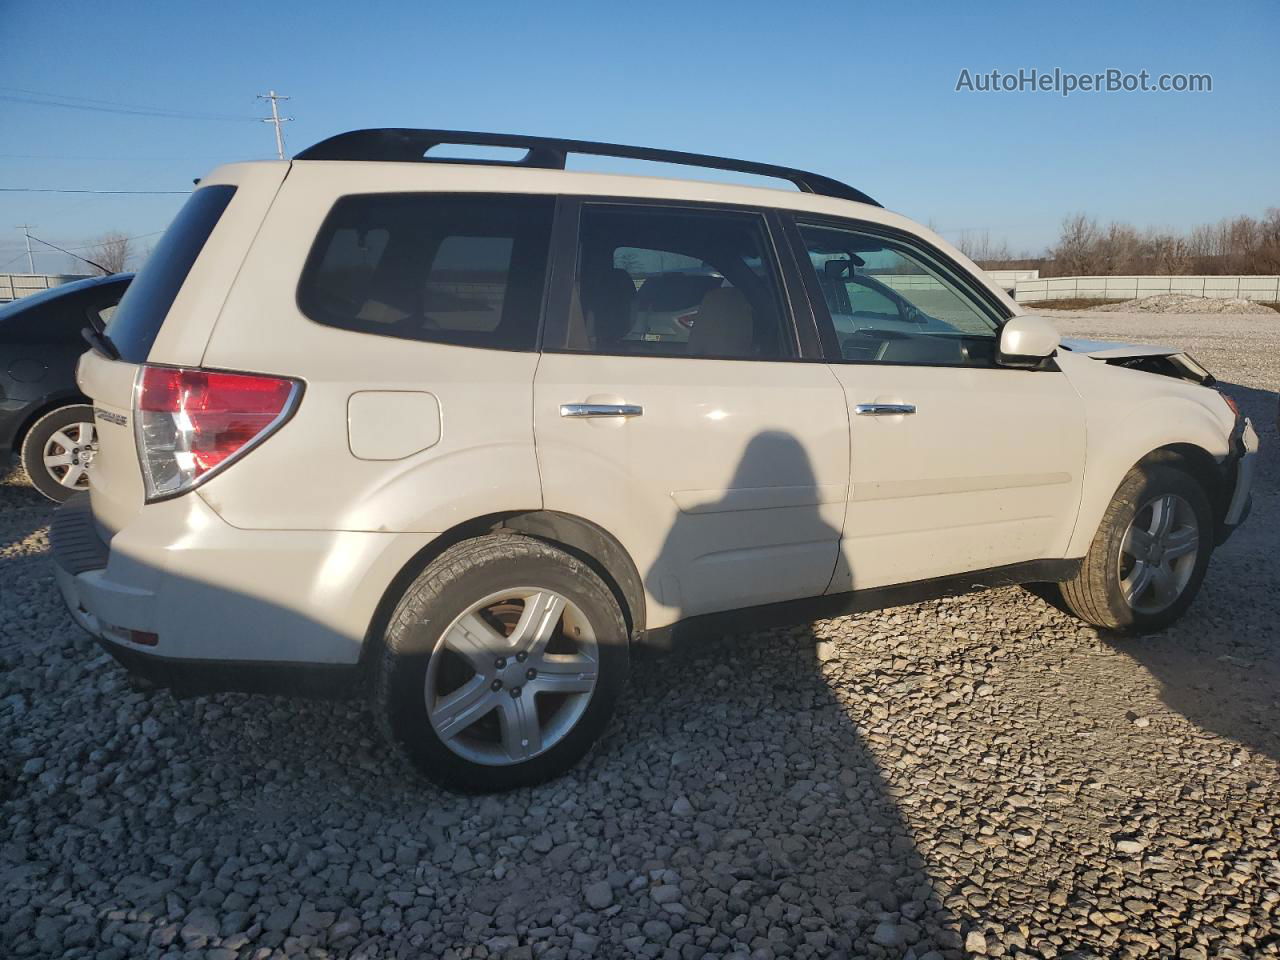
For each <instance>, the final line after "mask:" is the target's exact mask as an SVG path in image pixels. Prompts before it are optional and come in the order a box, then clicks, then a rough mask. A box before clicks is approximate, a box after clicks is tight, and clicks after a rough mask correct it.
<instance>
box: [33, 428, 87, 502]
mask: <svg viewBox="0 0 1280 960" xmlns="http://www.w3.org/2000/svg"><path fill="white" fill-rule="evenodd" d="M97 444H98V437H97V430H96V427H95V426H94V422H93V407H91V406H89V405H87V404H83V403H73V404H69V405H67V406H65V407H58V408H57V409H56V410H51V411H49V412H48V413H46V414H45V415H44V416H42V417H41V418H40V419H39V420H37V421H36V422H35V423H33V424H32V425H31V428H30V429H29V430H28V431H27V435H26V437H24V438H23V441H22V453H21V456H22V467H23V469H24V470H26V471H27V476H28V477H30V478H31V485H32V486H33V487H35V488H36V489H37V490H39V491H40V492H41V493H43V494H44V495H45V496H46V497H48V498H49V499H50V500H55V501H57V502H58V503H63V502H65V501H66V500H67V499H69V498H70V497H71V496H73V495H74V494H77V493H83V492H84V491H85V490H87V489H89V465H90V463H91V462H92V460H93V456H94V453H96V451H97Z"/></svg>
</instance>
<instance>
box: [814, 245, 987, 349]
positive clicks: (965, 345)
mask: <svg viewBox="0 0 1280 960" xmlns="http://www.w3.org/2000/svg"><path fill="white" fill-rule="evenodd" d="M798 226H799V230H800V236H801V238H802V240H803V241H804V245H805V249H806V251H807V252H808V255H809V262H810V264H811V266H812V267H813V270H814V274H815V276H816V280H817V284H818V287H819V289H821V291H822V299H823V302H824V303H825V304H826V306H827V310H828V312H829V314H830V316H831V325H832V327H833V328H834V334H835V339H836V341H837V343H838V344H839V346H840V354H841V356H842V357H843V358H844V359H845V360H849V361H854V362H873V363H903V364H911V365H942V366H963V365H968V364H975V365H981V366H987V365H990V364H992V363H994V361H995V353H996V338H997V331H998V326H999V325H998V321H997V320H996V318H995V317H993V316H992V315H991V313H990V312H989V311H988V310H987V309H986V308H985V307H984V306H983V305H982V304H980V303H979V302H978V301H977V300H976V299H975V298H974V297H973V295H971V294H970V293H969V292H968V291H966V290H964V289H963V288H962V287H960V286H959V285H958V284H956V283H955V282H954V281H953V280H952V279H951V278H950V277H949V276H948V275H947V273H946V272H945V271H944V270H942V269H940V268H939V267H938V266H936V265H934V263H933V262H932V260H931V259H930V258H929V257H928V255H927V254H925V253H924V252H923V251H920V250H916V249H913V248H912V247H910V246H908V245H906V244H904V243H902V242H900V241H898V240H897V239H891V238H889V237H885V236H880V235H877V234H874V233H870V232H863V231H859V230H855V229H844V228H840V227H832V226H828V225H826V224H805V223H801V224H799V225H798Z"/></svg>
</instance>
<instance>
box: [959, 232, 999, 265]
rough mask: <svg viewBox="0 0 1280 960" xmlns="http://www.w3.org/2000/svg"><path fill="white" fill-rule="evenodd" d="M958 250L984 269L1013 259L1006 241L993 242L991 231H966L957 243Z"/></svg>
mask: <svg viewBox="0 0 1280 960" xmlns="http://www.w3.org/2000/svg"><path fill="white" fill-rule="evenodd" d="M956 248H957V249H958V250H959V251H960V252H961V253H963V254H964V255H965V256H966V257H968V258H969V259H970V260H972V261H973V262H974V263H977V264H979V265H981V266H984V267H995V266H999V265H1001V264H1004V263H1007V262H1008V261H1010V260H1012V259H1013V256H1012V255H1011V254H1010V253H1009V244H1008V242H1007V241H1005V240H1000V241H992V239H991V231H989V230H982V231H980V232H979V231H977V230H965V231H964V232H963V233H961V234H960V238H959V239H958V240H957V241H956Z"/></svg>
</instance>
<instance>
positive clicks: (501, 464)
mask: <svg viewBox="0 0 1280 960" xmlns="http://www.w3.org/2000/svg"><path fill="white" fill-rule="evenodd" d="M435 181H436V168H431V167H426V166H425V165H417V166H415V165H409V164H405V165H399V164H390V165H388V164H337V165H335V164H306V163H298V164H295V165H294V168H293V170H292V171H291V172H290V175H289V177H288V179H287V180H286V181H285V183H284V186H283V187H282V188H281V190H280V192H279V195H278V196H277V197H276V200H275V202H274V204H273V205H272V207H271V210H270V213H269V214H268V216H267V217H266V220H265V222H264V223H263V224H262V228H261V230H260V231H259V232H258V233H257V236H256V238H255V239H254V241H253V246H252V249H251V250H250V252H249V256H248V257H247V258H246V259H245V262H244V265H243V267H242V268H241V270H240V272H239V275H238V277H237V278H236V282H235V285H234V288H233V289H232V290H231V292H230V295H229V296H228V297H227V298H226V301H225V303H224V304H223V305H222V309H221V311H220V313H219V316H218V318H217V323H216V325H215V327H214V329H213V333H212V336H211V338H210V339H209V341H208V347H207V349H206V350H205V351H204V354H203V357H202V358H201V359H202V362H203V365H204V366H207V367H212V368H222V369H229V370H243V371H250V372H260V373H270V374H278V375H283V376H289V377H296V378H299V379H301V380H302V381H303V382H304V384H305V387H304V392H303V395H302V400H301V402H300V404H299V406H298V410H297V413H296V414H295V415H294V416H293V418H292V419H291V420H290V421H289V422H288V423H286V424H285V425H284V426H283V427H282V428H281V429H280V430H279V432H278V433H277V434H275V435H273V436H272V437H271V438H270V439H269V440H267V442H265V443H263V444H262V445H261V446H260V447H258V448H256V449H255V450H253V451H252V452H250V453H249V454H248V455H247V456H246V457H245V458H244V459H243V460H242V461H240V462H238V463H236V464H235V465H234V466H232V467H230V468H229V469H228V470H227V471H226V472H225V473H223V474H220V475H218V476H216V477H214V478H212V479H211V480H210V481H209V482H208V483H206V484H205V485H203V486H202V487H201V488H200V490H199V493H200V495H201V496H202V497H203V498H204V499H205V500H206V501H207V502H208V503H209V504H210V505H211V506H212V507H213V508H214V509H215V510H216V511H217V512H218V514H219V515H220V516H222V517H223V519H225V520H226V521H227V522H228V523H231V524H233V525H235V526H239V527H245V528H259V529H311V530H364V531H383V532H440V531H443V530H446V529H448V528H449V527H451V526H454V525H455V524H457V523H459V522H462V521H465V520H469V519H472V518H474V517H477V516H481V515H484V514H488V513H493V512H497V511H502V510H531V509H538V508H540V507H541V506H542V491H541V485H540V483H539V479H538V468H537V461H536V459H535V456H534V448H533V407H532V404H533V375H534V370H535V369H536V367H537V363H538V355H537V354H536V353H520V352H508V351H501V350H482V349H476V348H471V347H458V346H448V345H441V344H433V343H425V342H420V341H415V340H405V339H399V338H394V337H388V336H380V335H375V334H368V333H357V332H352V331H348V330H341V329H337V328H334V327H329V326H324V325H322V324H320V323H316V322H315V321H312V320H310V319H308V318H307V317H306V316H304V315H303V314H302V313H301V311H300V310H299V308H298V305H297V300H296V293H297V286H298V279H299V277H300V275H301V273H302V269H303V266H304V264H305V261H306V258H307V255H308V253H309V252H310V249H311V245H312V243H313V242H314V240H315V237H316V234H317V232H318V230H319V228H320V225H321V223H322V222H323V221H324V218H325V216H326V215H327V214H328V212H329V210H330V208H331V207H332V206H333V204H334V202H335V201H336V200H337V199H338V198H339V197H340V196H343V195H347V194H359V193H390V192H410V191H424V190H432V189H439V186H438V185H437V184H436V182H435ZM490 189H492V187H490ZM184 292H185V291H184ZM370 390H373V391H378V392H379V393H380V394H382V395H383V396H384V397H390V396H391V395H393V394H401V395H403V396H404V397H405V403H404V405H403V408H402V409H401V410H399V411H397V410H396V409H395V405H394V404H388V405H384V406H383V408H382V412H383V415H385V416H386V417H387V418H388V420H389V421H390V422H388V423H384V424H381V425H380V428H379V432H380V434H382V436H383V437H384V438H385V437H387V436H394V435H395V434H396V433H397V431H399V432H402V433H403V434H404V435H406V436H410V435H414V436H417V435H421V434H422V433H423V432H424V431H422V429H421V424H419V423H418V422H416V419H415V418H417V417H420V415H421V411H422V410H423V404H422V403H421V402H419V401H420V399H421V397H422V394H424V393H428V394H431V395H432V396H433V397H434V398H435V400H436V401H437V402H438V408H439V418H440V422H439V424H438V439H437V440H436V441H435V442H434V443H433V444H431V445H430V446H429V447H427V448H426V449H420V450H417V451H416V452H412V453H410V454H408V455H406V456H404V457H402V458H400V459H380V460H373V459H362V458H361V457H357V456H356V454H355V453H353V451H352V449H351V441H350V436H351V435H350V433H349V427H348V416H349V413H350V410H351V409H352V406H351V398H352V396H353V395H354V394H357V393H361V392H363V391H370ZM397 418H399V420H398V422H397ZM426 432H427V433H433V434H434V433H435V432H436V431H426ZM413 446H414V445H413V444H409V447H410V448H412V447H413Z"/></svg>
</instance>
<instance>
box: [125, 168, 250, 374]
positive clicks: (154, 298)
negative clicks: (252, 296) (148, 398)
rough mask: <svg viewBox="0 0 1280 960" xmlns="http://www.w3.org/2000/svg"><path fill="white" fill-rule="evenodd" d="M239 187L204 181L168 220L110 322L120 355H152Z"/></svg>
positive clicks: (131, 358)
mask: <svg viewBox="0 0 1280 960" xmlns="http://www.w3.org/2000/svg"><path fill="white" fill-rule="evenodd" d="M235 192H236V188H235V187H232V186H226V185H218V186H212V187H201V188H200V189H199V190H197V191H196V192H195V193H193V194H192V195H191V199H189V200H188V201H187V202H186V203H185V204H183V206H182V209H181V210H179V211H178V215H177V216H176V217H174V219H173V223H171V224H169V229H168V230H166V231H165V232H164V236H163V237H161V238H160V242H159V243H158V244H156V248H155V250H153V251H152V252H151V256H149V257H148V258H147V262H146V263H145V264H144V265H143V267H142V269H141V270H140V271H139V272H138V275H137V276H136V277H134V280H133V283H132V284H130V285H129V290H128V292H127V293H126V294H125V295H124V299H123V300H121V301H120V305H119V306H118V307H117V308H116V310H115V312H114V313H113V314H112V315H111V319H110V321H109V322H108V323H107V336H109V337H110V338H111V342H112V343H114V344H115V346H116V349H117V350H119V351H120V359H122V360H125V361H128V362H129V363H142V362H144V361H145V360H146V359H147V354H148V353H150V352H151V345H152V344H153V343H155V340H156V336H157V334H159V333H160V326H161V324H163V323H164V318H165V315H166V314H167V313H168V312H169V308H170V307H171V306H173V300H174V297H176V296H177V295H178V291H179V290H181V289H182V284H183V283H184V282H185V281H186V279H187V274H188V273H189V272H190V271H191V266H192V264H194V263H195V262H196V257H198V256H200V251H201V250H202V249H204V244H205V241H206V240H208V239H209V234H211V233H213V228H214V227H215V226H216V225H217V223H218V220H219V218H220V217H221V216H222V212H223V211H224V210H226V209H227V204H228V203H230V202H231V197H232V196H233V195H234V194H235Z"/></svg>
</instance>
